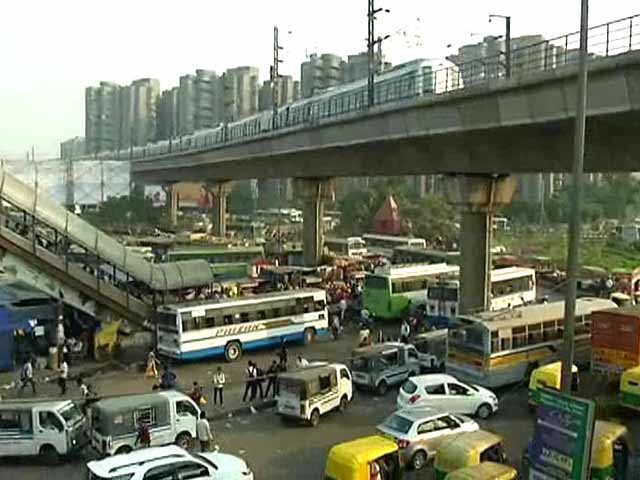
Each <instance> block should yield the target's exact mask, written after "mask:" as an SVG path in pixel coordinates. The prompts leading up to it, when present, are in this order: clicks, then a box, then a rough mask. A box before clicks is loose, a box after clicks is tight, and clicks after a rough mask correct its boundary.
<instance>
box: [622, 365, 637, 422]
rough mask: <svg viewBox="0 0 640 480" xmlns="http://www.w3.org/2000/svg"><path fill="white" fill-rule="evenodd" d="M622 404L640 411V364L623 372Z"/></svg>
mask: <svg viewBox="0 0 640 480" xmlns="http://www.w3.org/2000/svg"><path fill="white" fill-rule="evenodd" d="M620 405H622V406H623V407H626V408H630V409H632V410H638V411H640V365H638V366H637V367H633V368H630V369H628V370H625V371H624V372H623V373H622V376H621V377H620Z"/></svg>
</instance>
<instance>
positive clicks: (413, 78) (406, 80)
mask: <svg viewBox="0 0 640 480" xmlns="http://www.w3.org/2000/svg"><path fill="white" fill-rule="evenodd" d="M532 38H535V37H532ZM538 38H540V37H538ZM588 38H589V41H588V52H589V60H590V61H592V60H595V59H598V58H602V57H608V56H612V55H618V54H621V53H625V52H628V51H631V50H635V49H640V14H638V15H634V16H631V17H626V18H622V19H619V20H615V21H612V22H608V23H604V24H602V25H596V26H593V27H591V28H589V37H588ZM518 43H520V45H518ZM579 43H580V34H579V32H573V33H569V34H567V35H562V36H560V37H556V38H552V39H549V40H544V41H535V40H532V41H531V42H529V43H527V42H526V40H525V39H522V38H520V39H514V45H513V48H512V52H511V76H512V77H522V76H526V75H531V74H534V73H537V72H542V71H546V70H551V69H561V68H563V67H566V66H569V65H574V64H576V63H577V62H578V59H579ZM394 72H395V73H394ZM506 73H507V72H506V62H505V53H504V52H501V53H500V54H498V55H495V56H491V57H484V58H481V59H475V60H472V61H468V62H465V63H461V64H459V65H456V66H451V67H445V68H442V69H439V70H432V68H431V67H429V66H426V65H420V66H416V68H415V69H413V71H411V72H410V73H409V72H408V73H406V74H398V70H396V71H393V70H392V71H390V72H385V73H384V74H381V75H378V76H377V77H376V81H375V97H374V106H380V105H388V104H393V103H398V102H402V101H406V100H411V99H414V98H419V97H423V98H425V97H426V98H429V97H432V96H434V95H438V94H443V93H450V92H453V91H457V90H461V89H464V88H469V87H473V86H474V85H479V84H483V83H485V82H487V81H489V80H493V79H501V78H505V77H506V76H507V75H506ZM369 108H370V105H369V103H368V96H367V85H366V81H363V80H361V81H358V82H354V83H352V84H348V85H343V86H340V87H337V88H335V89H333V90H330V91H329V92H327V93H326V94H323V95H319V96H317V97H311V98H309V99H305V100H303V101H300V102H296V103H294V104H291V105H284V106H282V107H281V108H279V109H278V112H277V114H274V115H273V116H272V114H271V113H270V112H262V113H261V114H258V115H256V116H254V117H249V118H246V119H241V120H239V121H237V122H234V123H230V124H227V125H224V126H223V127H219V128H217V129H212V130H210V131H199V132H195V134H194V135H190V136H187V137H185V139H184V141H183V139H182V138H180V139H172V140H167V141H163V142H159V143H155V144H150V145H147V146H144V147H132V148H130V149H127V150H125V151H121V152H119V153H120V154H119V155H118V154H117V153H112V155H113V157H114V158H123V159H124V158H129V159H130V160H136V159H149V158H157V157H162V156H166V155H175V154H176V153H178V154H179V153H182V152H187V151H188V152H191V153H196V152H198V151H207V150H212V149H216V148H223V147H225V146H228V145H230V144H236V143H242V142H246V141H248V140H251V139H253V138H257V137H261V136H263V135H265V134H268V133H272V132H274V131H281V130H284V129H289V128H292V127H301V126H304V127H312V126H314V125H317V124H318V123H321V122H324V121H326V120H327V119H333V118H338V117H343V116H345V115H348V114H353V113H358V112H366V111H367V110H368V109H369ZM105 153H106V152H105Z"/></svg>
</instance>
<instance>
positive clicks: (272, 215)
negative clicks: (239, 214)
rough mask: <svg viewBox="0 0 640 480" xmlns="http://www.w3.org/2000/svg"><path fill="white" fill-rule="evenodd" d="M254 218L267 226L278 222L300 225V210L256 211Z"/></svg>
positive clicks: (271, 209) (272, 209)
mask: <svg viewBox="0 0 640 480" xmlns="http://www.w3.org/2000/svg"><path fill="white" fill-rule="evenodd" d="M256 217H257V218H259V219H260V220H262V221H264V222H266V223H268V224H276V223H278V222H289V223H302V210H298V209H297V208H269V209H268V210H257V211H256Z"/></svg>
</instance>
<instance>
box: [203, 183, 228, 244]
mask: <svg viewBox="0 0 640 480" xmlns="http://www.w3.org/2000/svg"><path fill="white" fill-rule="evenodd" d="M207 190H208V191H209V193H210V194H211V198H212V200H213V218H212V224H213V231H212V232H211V233H213V235H215V236H216V237H223V238H224V237H225V236H226V235H227V196H228V195H229V192H231V182H229V181H216V182H210V183H209V184H208V185H207Z"/></svg>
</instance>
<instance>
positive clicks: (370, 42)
mask: <svg viewBox="0 0 640 480" xmlns="http://www.w3.org/2000/svg"><path fill="white" fill-rule="evenodd" d="M367 5H368V9H367V20H368V27H367V33H368V35H367V57H368V61H367V63H368V65H367V72H368V75H367V99H368V105H369V106H370V107H372V106H373V105H374V103H375V74H376V61H375V47H376V44H377V45H382V41H383V40H386V39H387V38H389V35H386V36H385V37H378V39H377V40H376V36H375V22H376V13H380V12H385V13H389V12H390V10H389V9H387V8H378V9H376V8H375V0H368V2H367ZM380 48H381V47H380Z"/></svg>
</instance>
